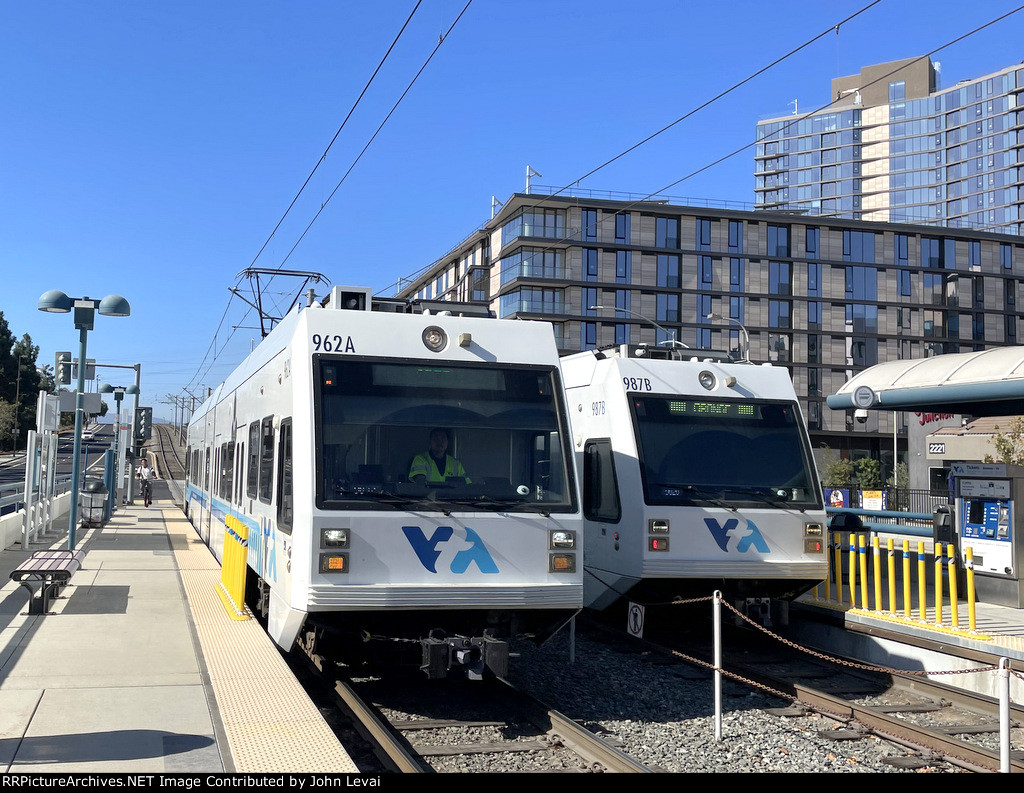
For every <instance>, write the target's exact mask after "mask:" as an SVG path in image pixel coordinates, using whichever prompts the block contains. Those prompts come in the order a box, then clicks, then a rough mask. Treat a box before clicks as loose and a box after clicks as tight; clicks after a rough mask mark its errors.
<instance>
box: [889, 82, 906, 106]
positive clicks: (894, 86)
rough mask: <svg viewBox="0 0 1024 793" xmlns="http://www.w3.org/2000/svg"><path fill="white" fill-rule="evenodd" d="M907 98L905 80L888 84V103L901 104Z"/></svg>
mask: <svg viewBox="0 0 1024 793" xmlns="http://www.w3.org/2000/svg"><path fill="white" fill-rule="evenodd" d="M906 98H907V83H906V80H899V81H895V82H891V83H889V101H890V102H902V101H904V100H905V99H906Z"/></svg>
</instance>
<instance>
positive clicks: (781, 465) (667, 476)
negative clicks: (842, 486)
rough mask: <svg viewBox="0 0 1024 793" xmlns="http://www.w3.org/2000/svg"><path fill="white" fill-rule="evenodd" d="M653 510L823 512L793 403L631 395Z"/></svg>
mask: <svg viewBox="0 0 1024 793" xmlns="http://www.w3.org/2000/svg"><path fill="white" fill-rule="evenodd" d="M630 400H631V404H632V409H633V415H634V420H635V422H636V427H637V439H638V440H637V446H638V452H639V457H640V470H641V474H642V477H643V483H644V495H645V500H646V502H647V503H648V504H659V505H660V504H680V505H684V506H719V505H723V506H728V507H730V508H732V507H736V506H747V507H749V506H760V505H767V506H769V507H771V506H775V507H780V508H782V507H786V508H789V507H795V508H798V509H804V508H811V507H820V506H821V500H820V495H819V488H818V486H817V478H816V477H815V475H814V469H813V466H812V465H811V463H810V452H809V449H808V445H807V443H806V442H805V440H804V436H805V432H804V429H803V421H802V419H801V418H800V413H799V411H798V410H797V406H796V405H795V404H794V403H792V402H778V401H758V400H707V399H690V398H688V397H685V396H682V397H680V396H673V397H665V396H640V395H635V394H634V395H631V396H630Z"/></svg>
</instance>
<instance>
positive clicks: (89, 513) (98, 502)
mask: <svg viewBox="0 0 1024 793" xmlns="http://www.w3.org/2000/svg"><path fill="white" fill-rule="evenodd" d="M78 512H79V518H81V521H82V525H83V526H101V525H103V522H104V521H105V520H106V519H107V486H106V485H105V484H103V480H102V479H86V480H85V485H84V486H83V487H82V492H81V493H80V494H79V497H78Z"/></svg>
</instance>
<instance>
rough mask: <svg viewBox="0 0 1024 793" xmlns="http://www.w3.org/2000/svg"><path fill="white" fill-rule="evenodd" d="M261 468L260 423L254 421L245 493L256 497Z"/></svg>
mask: <svg viewBox="0 0 1024 793" xmlns="http://www.w3.org/2000/svg"><path fill="white" fill-rule="evenodd" d="M259 470H260V423H259V422H258V421H254V422H253V423H252V424H250V425H249V472H248V477H247V481H246V484H245V494H246V495H247V496H249V498H256V483H257V482H258V481H259Z"/></svg>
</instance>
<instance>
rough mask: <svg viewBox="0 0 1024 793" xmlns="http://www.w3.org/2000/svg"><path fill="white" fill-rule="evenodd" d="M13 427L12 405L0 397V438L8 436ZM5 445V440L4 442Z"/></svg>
mask: <svg viewBox="0 0 1024 793" xmlns="http://www.w3.org/2000/svg"><path fill="white" fill-rule="evenodd" d="M13 429H14V405H13V404H11V403H10V402H5V401H4V400H3V399H0V438H4V439H7V438H10V437H11V430H13ZM4 445H6V441H5V443H4Z"/></svg>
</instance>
